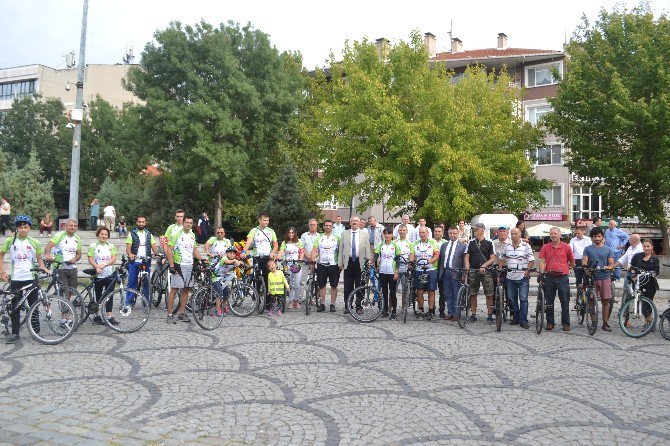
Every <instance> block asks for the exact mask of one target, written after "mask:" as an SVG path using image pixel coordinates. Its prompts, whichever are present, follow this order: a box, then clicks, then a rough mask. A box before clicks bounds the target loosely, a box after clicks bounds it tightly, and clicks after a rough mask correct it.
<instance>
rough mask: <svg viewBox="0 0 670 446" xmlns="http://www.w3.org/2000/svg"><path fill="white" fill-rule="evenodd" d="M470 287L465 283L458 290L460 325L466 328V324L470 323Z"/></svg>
mask: <svg viewBox="0 0 670 446" xmlns="http://www.w3.org/2000/svg"><path fill="white" fill-rule="evenodd" d="M468 297H469V296H468V287H466V286H465V285H463V286H462V287H461V288H460V289H459V290H458V298H457V301H456V302H457V305H458V308H457V310H458V326H459V327H461V328H465V325H466V324H467V323H468V318H469V317H470V302H468Z"/></svg>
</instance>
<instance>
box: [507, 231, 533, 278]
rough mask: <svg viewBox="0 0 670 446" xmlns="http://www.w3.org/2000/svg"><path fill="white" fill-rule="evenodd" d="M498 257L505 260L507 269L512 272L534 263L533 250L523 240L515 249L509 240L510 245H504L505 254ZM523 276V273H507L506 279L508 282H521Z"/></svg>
mask: <svg viewBox="0 0 670 446" xmlns="http://www.w3.org/2000/svg"><path fill="white" fill-rule="evenodd" d="M498 257H499V258H500V259H504V260H507V267H508V268H509V269H513V270H514V269H523V268H528V263H530V262H534V261H535V256H534V255H533V248H531V247H530V245H529V244H528V243H526V242H524V241H523V240H522V241H521V243H519V246H517V247H516V248H515V247H514V245H513V244H512V241H511V240H510V243H509V244H506V245H505V252H503V253H501V254H500V255H499V256H498ZM524 274H525V272H524V271H508V272H507V278H508V279H509V280H521V279H523V276H524Z"/></svg>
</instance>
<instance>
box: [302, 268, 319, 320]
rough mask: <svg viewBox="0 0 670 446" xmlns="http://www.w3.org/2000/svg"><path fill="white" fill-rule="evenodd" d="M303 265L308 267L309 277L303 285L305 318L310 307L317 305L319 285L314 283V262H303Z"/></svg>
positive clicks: (310, 309)
mask: <svg viewBox="0 0 670 446" xmlns="http://www.w3.org/2000/svg"><path fill="white" fill-rule="evenodd" d="M303 263H305V265H308V266H309V275H308V276H307V280H306V281H305V282H304V284H303V285H304V286H305V301H304V302H305V316H309V313H310V312H311V311H312V307H315V306H317V305H318V304H319V284H318V283H317V281H316V262H312V261H309V260H303Z"/></svg>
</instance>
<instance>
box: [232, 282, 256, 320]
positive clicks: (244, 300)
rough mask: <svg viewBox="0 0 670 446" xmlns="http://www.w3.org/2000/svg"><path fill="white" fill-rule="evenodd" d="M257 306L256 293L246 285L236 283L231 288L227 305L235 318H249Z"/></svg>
mask: <svg viewBox="0 0 670 446" xmlns="http://www.w3.org/2000/svg"><path fill="white" fill-rule="evenodd" d="M258 304H259V298H258V292H256V290H255V289H254V287H252V286H251V285H249V284H248V283H243V282H237V283H235V285H233V286H232V287H231V289H230V293H229V295H228V305H229V306H230V311H231V312H232V313H233V314H234V315H235V316H239V317H247V316H250V315H251V314H253V313H254V311H256V309H257V306H258Z"/></svg>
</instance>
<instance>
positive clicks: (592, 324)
mask: <svg viewBox="0 0 670 446" xmlns="http://www.w3.org/2000/svg"><path fill="white" fill-rule="evenodd" d="M577 268H581V269H583V270H584V272H586V273H587V274H584V280H583V281H582V287H583V295H582V300H581V301H580V300H579V296H578V300H577V302H576V307H577V315H578V320H579V323H580V325H581V324H582V323H583V322H584V321H586V330H587V331H588V333H589V334H590V335H591V336H593V335H594V334H595V333H596V331H598V302H599V301H600V294H599V293H598V290H597V289H596V287H595V282H594V279H593V272H596V271H602V270H606V269H608V268H607V267H604V266H597V267H595V268H588V267H585V266H581V267H577ZM575 269H576V268H575Z"/></svg>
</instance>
